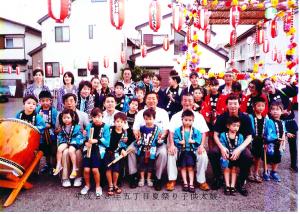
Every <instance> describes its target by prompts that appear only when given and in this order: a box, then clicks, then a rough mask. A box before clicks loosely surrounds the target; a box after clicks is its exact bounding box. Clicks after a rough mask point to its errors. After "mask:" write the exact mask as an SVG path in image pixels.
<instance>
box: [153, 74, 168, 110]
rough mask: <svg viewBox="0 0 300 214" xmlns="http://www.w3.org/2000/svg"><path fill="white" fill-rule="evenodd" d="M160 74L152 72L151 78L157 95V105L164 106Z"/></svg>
mask: <svg viewBox="0 0 300 214" xmlns="http://www.w3.org/2000/svg"><path fill="white" fill-rule="evenodd" d="M160 82H161V76H160V75H159V74H154V76H153V78H152V83H153V91H154V92H155V93H157V95H158V104H157V107H159V108H163V107H164V100H165V93H164V90H163V89H161V87H160Z"/></svg>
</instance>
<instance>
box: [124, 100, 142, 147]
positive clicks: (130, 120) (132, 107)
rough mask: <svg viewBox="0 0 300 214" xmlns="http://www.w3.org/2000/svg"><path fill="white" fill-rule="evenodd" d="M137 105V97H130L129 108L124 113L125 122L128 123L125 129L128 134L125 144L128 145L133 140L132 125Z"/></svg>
mask: <svg viewBox="0 0 300 214" xmlns="http://www.w3.org/2000/svg"><path fill="white" fill-rule="evenodd" d="M138 105H139V101H138V99H137V98H132V99H131V100H130V101H129V110H128V112H127V113H126V116H127V123H128V127H129V128H128V129H127V134H128V142H127V145H130V144H131V143H132V142H133V141H134V140H135V137H134V134H133V130H132V127H133V123H134V120H135V115H136V114H137V112H138Z"/></svg>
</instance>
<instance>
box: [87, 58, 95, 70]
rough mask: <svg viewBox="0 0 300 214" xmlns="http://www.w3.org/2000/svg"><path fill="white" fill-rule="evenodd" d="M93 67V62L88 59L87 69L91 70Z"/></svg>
mask: <svg viewBox="0 0 300 214" xmlns="http://www.w3.org/2000/svg"><path fill="white" fill-rule="evenodd" d="M93 68H94V65H93V62H92V61H91V60H90V59H89V60H88V63H87V69H88V71H91V70H93Z"/></svg>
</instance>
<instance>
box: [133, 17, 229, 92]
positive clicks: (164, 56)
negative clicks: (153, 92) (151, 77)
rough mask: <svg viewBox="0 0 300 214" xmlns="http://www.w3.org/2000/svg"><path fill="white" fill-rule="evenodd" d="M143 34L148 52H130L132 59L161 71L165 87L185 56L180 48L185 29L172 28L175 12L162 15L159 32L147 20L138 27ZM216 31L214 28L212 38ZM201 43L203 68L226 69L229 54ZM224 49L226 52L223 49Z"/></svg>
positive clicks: (141, 35) (144, 66) (151, 68)
mask: <svg viewBox="0 0 300 214" xmlns="http://www.w3.org/2000/svg"><path fill="white" fill-rule="evenodd" d="M135 29H136V30H137V31H138V32H139V33H140V34H139V36H140V40H142V42H141V43H143V44H144V45H146V46H147V55H146V57H142V56H141V54H140V51H139V52H137V53H135V54H133V55H131V56H130V59H131V60H132V61H134V64H135V65H136V66H140V67H142V68H144V69H146V70H149V71H152V72H154V73H159V74H160V75H161V76H162V82H161V85H162V87H166V86H167V85H168V76H169V73H170V71H171V69H173V68H175V69H176V70H178V69H180V68H177V67H178V63H177V61H178V60H182V59H184V58H185V55H184V52H183V51H182V50H181V47H182V45H184V43H185V37H186V32H185V30H186V29H183V30H181V31H180V32H177V31H175V30H173V28H172V13H169V14H166V15H164V16H162V22H161V28H160V29H159V30H158V32H153V31H152V30H151V29H150V27H149V23H148V22H145V23H142V24H140V25H138V26H136V27H135ZM215 36H216V33H214V32H213V31H212V40H211V43H213V42H214V41H213V40H214V37H215ZM165 37H168V39H169V41H170V47H169V50H168V51H165V50H164V49H163V39H164V38H165ZM203 38H204V35H203V34H199V39H200V40H201V41H203V40H204V39H203ZM201 41H200V42H199V45H200V50H201V52H202V54H201V56H200V64H199V66H200V67H201V68H205V69H206V70H207V71H215V72H220V71H224V70H225V66H226V62H227V61H228V57H227V56H226V55H225V53H226V50H223V49H219V50H216V49H214V48H213V47H211V46H210V45H207V44H205V43H203V42H201ZM224 51H225V52H224ZM176 66H177V67H176Z"/></svg>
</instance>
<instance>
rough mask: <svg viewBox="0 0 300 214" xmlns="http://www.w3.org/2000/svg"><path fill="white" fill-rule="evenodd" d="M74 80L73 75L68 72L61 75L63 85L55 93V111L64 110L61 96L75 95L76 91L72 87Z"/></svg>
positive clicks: (73, 86)
mask: <svg viewBox="0 0 300 214" xmlns="http://www.w3.org/2000/svg"><path fill="white" fill-rule="evenodd" d="M74 82H75V78H74V75H73V74H72V73H71V72H70V71H67V72H66V73H65V74H64V75H63V83H64V85H63V86H62V87H61V88H59V89H58V92H57V110H58V111H60V112H61V111H62V110H63V109H64V104H63V100H62V98H63V96H64V95H65V94H67V93H72V94H75V95H76V92H77V89H76V86H75V85H74Z"/></svg>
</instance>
